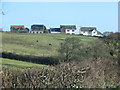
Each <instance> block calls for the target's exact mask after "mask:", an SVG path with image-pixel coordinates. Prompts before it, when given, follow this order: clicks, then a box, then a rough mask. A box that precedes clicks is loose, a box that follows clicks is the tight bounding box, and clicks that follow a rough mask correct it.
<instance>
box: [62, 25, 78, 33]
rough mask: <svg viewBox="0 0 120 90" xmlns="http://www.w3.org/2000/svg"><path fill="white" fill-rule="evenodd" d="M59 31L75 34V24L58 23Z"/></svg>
mask: <svg viewBox="0 0 120 90" xmlns="http://www.w3.org/2000/svg"><path fill="white" fill-rule="evenodd" d="M60 30H61V33H65V34H75V31H76V25H60Z"/></svg>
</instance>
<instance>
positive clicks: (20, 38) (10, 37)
mask: <svg viewBox="0 0 120 90" xmlns="http://www.w3.org/2000/svg"><path fill="white" fill-rule="evenodd" d="M67 37H77V38H80V39H81V42H82V43H87V42H89V41H92V40H95V39H97V38H95V37H86V36H79V35H65V34H27V33H26V34H25V33H23V34H22V33H2V49H3V51H4V52H11V53H15V54H20V55H32V56H56V55H57V54H58V52H57V50H58V48H59V46H60V43H61V42H63V41H64V39H65V38H67ZM37 40H38V42H36V41H37ZM49 44H52V45H49Z"/></svg>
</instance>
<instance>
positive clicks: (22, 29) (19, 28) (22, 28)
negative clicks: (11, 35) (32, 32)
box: [10, 25, 25, 32]
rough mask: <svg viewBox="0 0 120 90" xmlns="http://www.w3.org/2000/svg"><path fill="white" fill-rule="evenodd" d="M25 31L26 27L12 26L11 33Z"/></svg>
mask: <svg viewBox="0 0 120 90" xmlns="http://www.w3.org/2000/svg"><path fill="white" fill-rule="evenodd" d="M24 30H25V27H24V25H11V26H10V31H11V32H22V31H24Z"/></svg>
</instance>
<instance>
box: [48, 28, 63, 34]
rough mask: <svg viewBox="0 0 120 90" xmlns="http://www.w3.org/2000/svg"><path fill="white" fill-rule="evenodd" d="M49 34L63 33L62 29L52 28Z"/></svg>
mask: <svg viewBox="0 0 120 90" xmlns="http://www.w3.org/2000/svg"><path fill="white" fill-rule="evenodd" d="M49 32H50V33H61V30H60V28H50V29H49Z"/></svg>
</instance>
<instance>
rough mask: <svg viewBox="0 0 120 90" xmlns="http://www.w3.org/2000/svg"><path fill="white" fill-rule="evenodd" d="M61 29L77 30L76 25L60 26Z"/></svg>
mask: <svg viewBox="0 0 120 90" xmlns="http://www.w3.org/2000/svg"><path fill="white" fill-rule="evenodd" d="M60 28H65V29H74V30H76V25H60Z"/></svg>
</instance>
